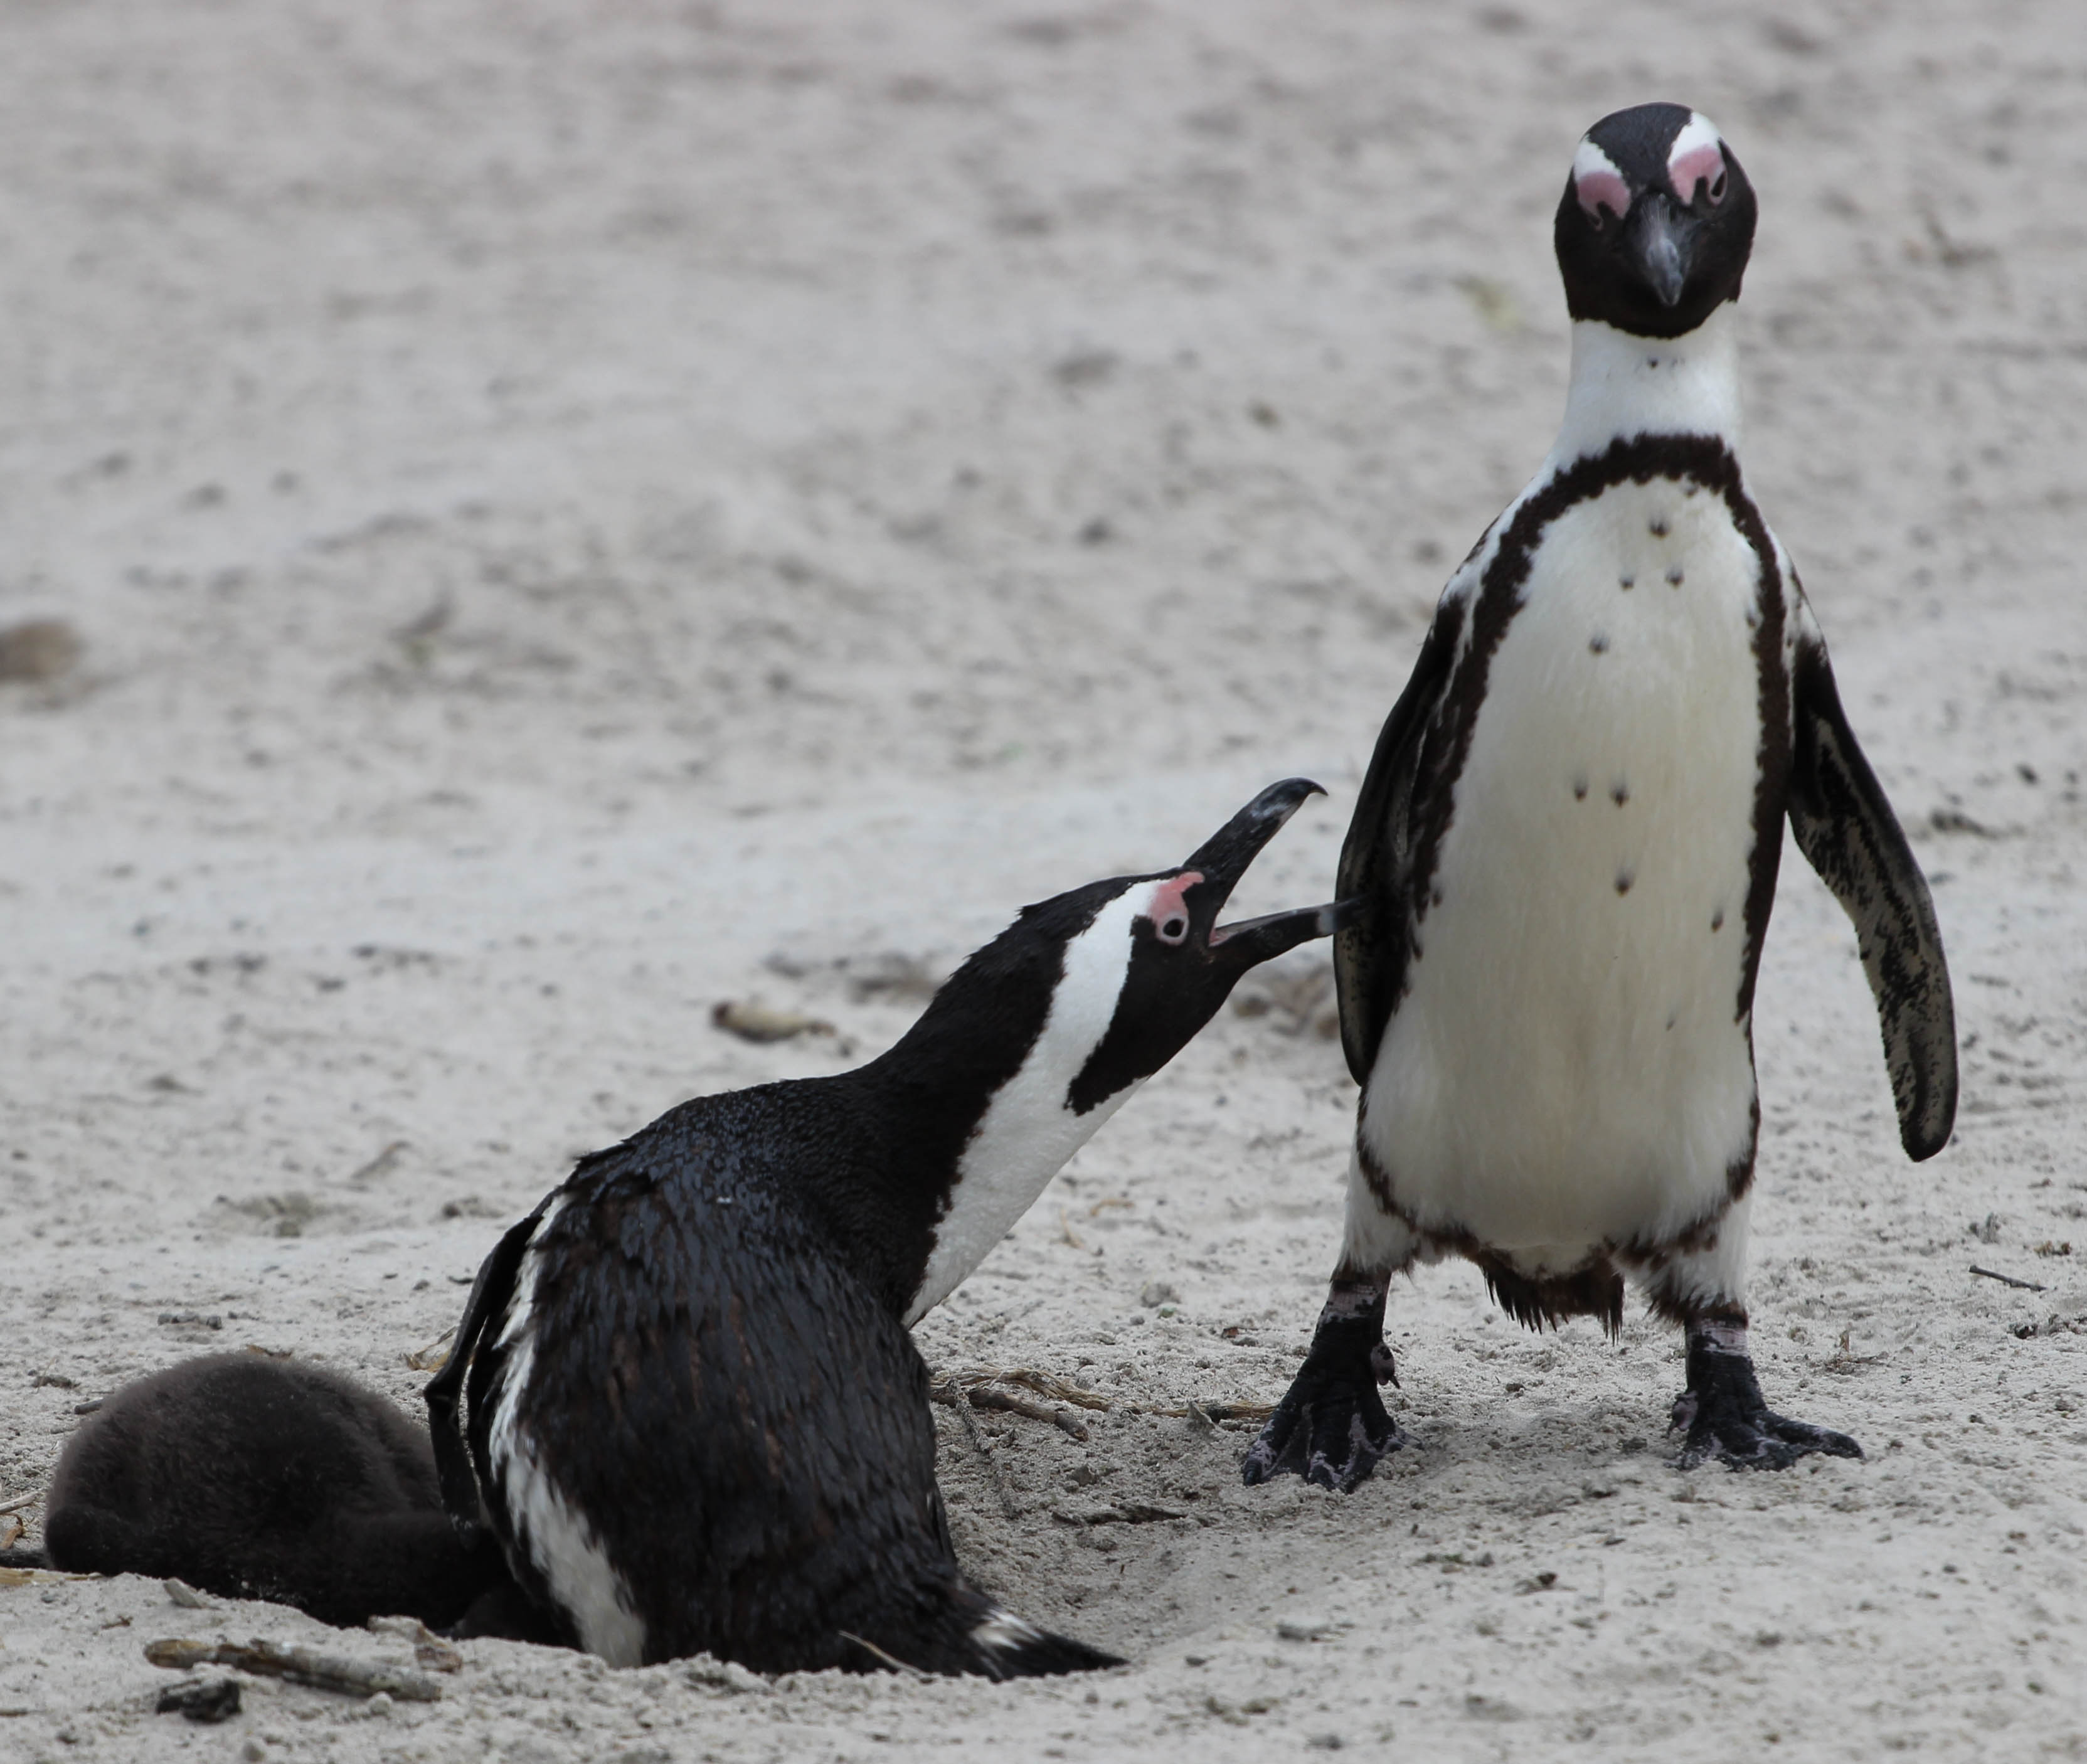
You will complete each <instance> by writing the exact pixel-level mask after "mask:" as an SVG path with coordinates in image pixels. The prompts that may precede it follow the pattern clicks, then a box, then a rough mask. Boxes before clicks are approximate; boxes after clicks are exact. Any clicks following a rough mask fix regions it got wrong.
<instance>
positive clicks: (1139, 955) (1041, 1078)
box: [875, 778, 1342, 1254]
mask: <svg viewBox="0 0 2087 1764" xmlns="http://www.w3.org/2000/svg"><path fill="white" fill-rule="evenodd" d="M1321 794H1322V792H1321V790H1320V788H1319V786H1318V785H1317V784H1313V783H1312V781H1311V780H1310V779H1305V778H1287V779H1284V780H1283V782H1282V783H1281V784H1271V785H1270V786H1269V788H1267V789H1265V790H1264V791H1262V792H1261V794H1260V795H1259V796H1257V797H1255V798H1254V799H1253V801H1251V802H1249V803H1248V804H1247V805H1246V806H1245V807H1244V808H1243V809H1240V811H1239V813H1238V814H1236V815H1234V816H1233V817H1232V818H1231V819H1230V820H1229V821H1227V822H1226V823H1225V824H1224V825H1223V826H1221V827H1220V828H1218V831H1216V832H1215V833H1214V834H1212V835H1210V838H1209V839H1206V840H1204V842H1203V843H1202V844H1201V845H1199V846H1198V847H1197V848H1196V849H1195V851H1194V852H1192V853H1191V854H1190V855H1189V857H1188V859H1187V860H1186V861H1184V862H1183V863H1181V864H1180V865H1176V867H1175V868H1173V869H1166V870H1162V871H1160V872H1159V873H1157V874H1154V875H1146V876H1112V877H1110V878H1107V879H1106V880H1104V881H1102V882H1089V883H1088V884H1087V885H1086V886H1085V887H1082V888H1074V889H1072V890H1070V891H1068V892H1066V893H1065V894H1062V895H1053V896H1052V898H1051V899H1048V900H1044V901H1039V902H1038V903H1036V904H1035V905H1034V906H1030V907H1024V908H1022V913H1021V916H1020V917H1018V919H1016V920H1015V921H1014V924H1013V925H1009V927H1008V928H1007V929H1005V931H1003V932H1001V933H1000V935H999V936H998V937H997V938H994V939H993V940H992V942H990V943H988V944H987V945H985V946H984V948H982V949H979V950H975V952H973V954H972V955H971V958H970V959H968V960H967V961H966V962H965V963H964V964H963V965H962V967H959V968H958V970H957V972H955V973H954V974H953V975H951V976H950V979H949V980H948V981H947V982H946V983H945V985H944V986H943V987H942V989H941V991H940V992H939V993H937V994H936V995H935V1000H934V1002H933V1004H931V1005H930V1006H928V1010H927V1012H926V1014H924V1015H923V1016H922V1018H921V1019H920V1021H919V1022H918V1023H915V1025H914V1026H913V1027H912V1029H911V1031H908V1033H907V1036H905V1037H904V1039H903V1040H901V1041H900V1042H899V1043H898V1044H897V1045H896V1046H895V1047H894V1048H893V1049H891V1050H890V1053H887V1054H886V1055H885V1056H883V1057H882V1059H881V1060H880V1061H877V1062H875V1063H876V1064H877V1065H878V1066H881V1067H883V1068H885V1069H886V1070H887V1071H894V1072H902V1073H904V1074H914V1075H918V1074H934V1082H935V1083H937V1084H938V1085H940V1086H942V1087H945V1088H949V1089H950V1090H952V1091H954V1092H958V1093H961V1094H962V1095H963V1096H965V1097H966V1098H967V1099H971V1098H975V1100H977V1101H978V1103H979V1106H983V1105H984V1100H986V1099H987V1098H988V1097H989V1096H990V1097H992V1098H993V1099H994V1108H995V1109H996V1110H997V1111H1001V1112H1007V1111H1013V1112H1014V1113H1023V1112H1025V1111H1030V1112H1033V1113H1031V1115H1030V1116H1029V1117H1026V1118H1031V1121H1032V1125H1035V1127H1036V1131H1035V1133H1034V1134H1027V1133H1022V1134H1016V1135H1015V1138H1017V1139H1018V1140H1021V1141H1022V1143H1023V1145H1024V1147H1026V1149H1025V1150H1024V1151H1022V1155H1021V1161H1023V1162H1024V1164H1025V1167H1026V1164H1027V1163H1029V1162H1033V1161H1035V1160H1036V1159H1041V1160H1044V1162H1046V1163H1048V1166H1049V1168H1048V1170H1046V1171H1045V1172H1044V1174H1045V1177H1046V1178H1047V1179H1048V1174H1049V1173H1050V1171H1055V1170H1056V1168H1057V1167H1058V1166H1059V1164H1062V1163H1063V1162H1064V1161H1065V1159H1067V1158H1068V1157H1069V1156H1071V1155H1072V1152H1073V1147H1075V1146H1076V1145H1077V1144H1078V1143H1079V1141H1080V1140H1081V1139H1083V1138H1086V1134H1089V1133H1090V1132H1091V1131H1093V1130H1094V1129H1095V1127H1097V1126H1099V1125H1100V1124H1101V1122H1102V1121H1103V1119H1105V1118H1106V1117H1107V1115H1108V1113H1109V1110H1108V1108H1106V1107H1103V1106H1102V1105H1104V1104H1112V1103H1114V1102H1116V1101H1118V1100H1121V1098H1122V1097H1123V1096H1125V1095H1126V1094H1127V1093H1128V1092H1129V1090H1130V1088H1131V1087H1132V1086H1133V1085H1135V1084H1137V1083H1138V1082H1139V1081H1140V1080H1142V1079H1144V1078H1150V1076H1151V1075H1152V1074H1154V1072H1156V1071H1158V1070H1159V1069H1160V1067H1161V1066H1164V1065H1165V1064H1166V1063H1167V1061H1169V1060H1171V1059H1172V1058H1173V1057H1174V1056H1175V1055H1176V1054H1177V1053H1180V1051H1181V1049H1183V1048H1184V1047H1186V1046H1187V1045H1188V1044H1189V1042H1190V1041H1191V1040H1193V1039H1194V1038H1195V1036H1196V1032H1197V1031H1198V1030H1199V1029H1201V1027H1203V1025H1204V1024H1205V1023H1208V1022H1209V1021H1210V1019H1211V1018H1212V1017H1214V1016H1215V1015H1216V1014H1217V1012H1218V1007H1219V1006H1221V1005H1223V1003H1224V1002H1225V1000H1226V998H1227V997H1228V996H1229V995H1230V993H1231V989H1232V988H1233V986H1234V985H1236V983H1237V982H1238V980H1239V978H1240V976H1241V975H1242V974H1244V973H1245V972H1247V971H1248V969H1250V968H1252V967H1255V966H1256V965H1257V964H1258V963H1262V962H1265V961H1266V960H1268V959H1269V958H1270V957H1271V956H1275V955H1282V954H1283V951H1284V950H1291V949H1295V947H1296V946H1298V945H1299V944H1300V943H1304V942H1308V941H1309V940H1310V939H1312V938H1322V937H1326V936H1329V935H1330V934H1331V933H1334V931H1336V930H1338V929H1340V920H1341V918H1342V914H1341V912H1339V911H1338V910H1337V909H1336V908H1334V907H1330V906H1325V907H1307V908H1303V909H1301V910H1298V911H1293V912H1277V913H1271V914H1270V915H1269V916H1267V917H1265V918H1261V919H1248V920H1241V921H1240V922H1238V923H1236V924H1233V925H1219V924H1218V914H1219V913H1220V912H1222V911H1223V909H1224V905H1225V903H1226V902H1227V900H1228V899H1230V898H1231V892H1232V890H1233V889H1234V888H1235V887H1236V886H1237V885H1238V883H1239V880H1240V878H1241V877H1242V876H1243V875H1244V874H1245V873H1246V869H1247V866H1248V865H1249V864H1251V863H1252V862H1253V860H1254V858H1255V857H1256V856H1257V855H1258V854H1259V853H1260V852H1261V848H1262V847H1263V846H1265V845H1266V844H1268V842H1269V841H1270V839H1273V838H1274V837H1275V835H1276V833H1277V832H1278V831H1279V830H1280V829H1281V828H1282V826H1283V823H1284V822H1287V820H1288V819H1289V818H1291V815H1293V814H1295V813H1296V812H1297V810H1298V809H1299V808H1300V806H1301V805H1303V803H1304V800H1305V799H1306V798H1307V797H1313V796H1318V795H1321ZM1017 1100H1019V1108H1017V1106H1016V1105H1017ZM966 1106H967V1107H969V1103H968V1101H967V1104H966ZM1098 1110H1099V1113H1097V1111H1098ZM971 1118H972V1119H974V1120H975V1119H976V1118H977V1117H976V1116H975V1115H973V1116H972V1117H971ZM1069 1131H1070V1132H1071V1134H1072V1137H1071V1138H1066V1137H1065V1135H1066V1134H1067V1133H1068V1132H1069ZM1032 1142H1033V1143H1032ZM1036 1147H1041V1148H1043V1149H1041V1150H1037V1149H1035V1148H1036ZM1032 1151H1033V1157H1032V1155H1031V1154H1032ZM1022 1204H1024V1205H1026V1204H1027V1202H1026V1201H1025V1202H1023V1203H1022ZM1004 1229H1005V1224H1004V1223H1003V1224H1001V1226H1000V1227H999V1228H998V1230H996V1231H995V1232H994V1233H993V1235H992V1241H996V1242H997V1241H998V1231H999V1230H1004ZM983 1253H984V1252H983V1250H981V1251H980V1254H983Z"/></svg>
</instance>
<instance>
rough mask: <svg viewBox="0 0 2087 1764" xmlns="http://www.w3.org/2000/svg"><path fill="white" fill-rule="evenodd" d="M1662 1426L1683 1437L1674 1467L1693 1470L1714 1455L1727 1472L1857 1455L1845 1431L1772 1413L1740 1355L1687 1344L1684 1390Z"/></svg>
mask: <svg viewBox="0 0 2087 1764" xmlns="http://www.w3.org/2000/svg"><path fill="white" fill-rule="evenodd" d="M1669 1429H1670V1431H1671V1430H1672V1429H1683V1430H1684V1431H1685V1432H1686V1433H1687V1435H1688V1437H1687V1438H1686V1439H1685V1440H1684V1442H1683V1443H1682V1447H1681V1450H1680V1453H1679V1455H1678V1456H1676V1457H1675V1459H1674V1467H1675V1469H1676V1470H1693V1469H1694V1468H1695V1467H1696V1466H1697V1465H1698V1464H1701V1463H1708V1462H1709V1460H1710V1459H1717V1460H1718V1462H1719V1463H1722V1464H1723V1465H1724V1466H1726V1468H1728V1469H1731V1470H1787V1469H1788V1468H1789V1467H1790V1466H1791V1465H1792V1464H1794V1463H1796V1462H1797V1460H1798V1459H1800V1458H1804V1457H1808V1456H1810V1455H1811V1454H1812V1453H1814V1452H1817V1453H1820V1454H1824V1455H1825V1456H1826V1457H1829V1458H1860V1457H1861V1456H1862V1455H1863V1448H1862V1447H1861V1446H1858V1445H1857V1444H1856V1443H1855V1442H1854V1441H1853V1440H1852V1439H1850V1438H1849V1437H1848V1436H1847V1435H1846V1433H1834V1432H1833V1430H1832V1429H1829V1428H1825V1427H1814V1426H1812V1425H1811V1424H1809V1423H1808V1422H1805V1421H1793V1420H1790V1419H1788V1418H1787V1417H1786V1416H1781V1415H1778V1414H1777V1413H1776V1412H1774V1411H1773V1409H1771V1408H1770V1407H1769V1406H1768V1403H1767V1402H1766V1400H1765V1399H1764V1398H1763V1397H1762V1395H1761V1381H1760V1380H1759V1379H1758V1378H1756V1377H1755V1376H1754V1364H1753V1361H1752V1360H1751V1359H1749V1358H1748V1356H1746V1355H1744V1354H1734V1353H1723V1352H1717V1351H1715V1350H1714V1349H1710V1348H1705V1347H1701V1346H1699V1345H1698V1344H1696V1343H1690V1345H1689V1350H1688V1389H1687V1390H1684V1391H1683V1392H1682V1394H1681V1395H1679V1397H1677V1398H1676V1399H1675V1403H1674V1413H1673V1417H1672V1419H1671V1421H1670V1423H1669Z"/></svg>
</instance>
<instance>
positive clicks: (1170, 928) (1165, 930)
mask: <svg viewBox="0 0 2087 1764" xmlns="http://www.w3.org/2000/svg"><path fill="white" fill-rule="evenodd" d="M1154 933H1155V934H1156V935H1157V936H1158V938H1159V941H1160V942H1162V943H1179V942H1182V941H1184V939H1185V938H1187V937H1188V935H1189V920H1188V916H1187V915H1186V914H1184V913H1179V912H1170V913H1168V914H1167V916H1166V917H1165V918H1163V919H1162V920H1160V921H1159V924H1158V925H1156V926H1154Z"/></svg>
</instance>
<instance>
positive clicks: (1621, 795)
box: [1609, 778, 1630, 809]
mask: <svg viewBox="0 0 2087 1764" xmlns="http://www.w3.org/2000/svg"><path fill="white" fill-rule="evenodd" d="M1609 801H1611V802H1613V803H1614V804H1615V805H1616V806H1617V807H1618V808H1619V809H1620V808H1621V807H1622V806H1623V805H1624V804H1625V803H1626V802H1628V801H1630V786H1629V785H1628V784H1625V783H1624V781H1623V779H1620V778H1619V779H1617V780H1616V781H1615V783H1614V784H1611V785H1610V786H1609Z"/></svg>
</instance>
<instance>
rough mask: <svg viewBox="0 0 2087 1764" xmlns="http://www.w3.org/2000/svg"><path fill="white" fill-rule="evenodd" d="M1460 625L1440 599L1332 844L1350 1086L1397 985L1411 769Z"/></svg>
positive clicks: (1402, 974) (1372, 1059) (1454, 607)
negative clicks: (1344, 909)
mask: <svg viewBox="0 0 2087 1764" xmlns="http://www.w3.org/2000/svg"><path fill="white" fill-rule="evenodd" d="M1463 624H1464V613H1463V603H1462V601H1461V600H1449V599H1445V600H1444V603H1443V606H1442V609H1441V611H1440V612H1439V613H1437V614H1436V617H1435V622H1434V623H1433V624H1432V625H1431V626H1429V627H1428V639H1427V641H1426V642H1425V643H1423V644H1422V645H1421V646H1420V655H1419V659H1418V660H1416V661H1415V663H1414V664H1413V673H1412V674H1411V677H1409V678H1408V679H1407V681H1406V690H1404V691H1403V692H1402V693H1400V694H1399V695H1398V703H1396V704H1394V705H1393V707H1391V715H1389V716H1388V717H1386V718H1385V720H1384V728H1382V729H1381V731H1380V732H1379V733H1378V735H1377V738H1376V751H1375V752H1374V753H1372V754H1371V755H1370V763H1369V771H1368V773H1367V774H1365V775H1364V779H1363V788H1362V794H1361V795H1360V796H1359V797H1357V798H1356V799H1355V815H1354V818H1352V819H1351V820H1350V822H1348V835H1347V839H1344V840H1343V841H1342V845H1341V865H1340V871H1339V877H1340V881H1339V886H1338V895H1339V898H1340V899H1342V901H1343V902H1344V903H1345V902H1347V901H1351V900H1353V901H1355V903H1356V905H1355V910H1354V912H1353V913H1352V915H1349V916H1344V920H1343V923H1342V926H1341V929H1339V930H1338V931H1336V932H1335V933H1334V993H1335V995H1336V997H1338V999H1339V1001H1340V1007H1341V1048H1342V1052H1343V1053H1346V1054H1347V1058H1348V1070H1349V1071H1350V1072H1351V1073H1352V1074H1354V1075H1355V1082H1356V1083H1358V1084H1367V1083H1369V1074H1370V1068H1371V1066H1373V1065H1374V1064H1376V1047H1377V1043H1378V1041H1379V1040H1381V1039H1382V1037H1383V1035H1384V1026H1385V1023H1388V1022H1389V1021H1390V1020H1391V1013H1392V1010H1393V1006H1396V1005H1397V1004H1398V994H1399V991H1400V989H1401V988H1402V987H1403V986H1404V985H1405V983H1406V957H1407V955H1409V953H1410V951H1409V950H1408V947H1407V942H1408V938H1409V935H1410V933H1409V930H1408V927H1409V925H1410V924H1411V916H1410V913H1409V911H1408V902H1407V899H1406V893H1407V889H1408V886H1409V884H1410V882H1411V861H1412V850H1411V831H1412V828H1411V819H1412V817H1411V807H1412V799H1413V782H1414V775H1415V772H1416V771H1418V769H1419V762H1420V750H1421V745H1422V742H1423V738H1424V737H1426V735H1427V733H1428V727H1429V724H1430V723H1431V722H1432V713H1433V711H1434V709H1435V707H1436V703H1438V702H1439V700H1440V698H1441V696H1442V689H1443V687H1444V686H1445V684H1446V683H1447V681H1448V680H1449V664H1450V661H1451V660H1452V658H1453V656H1455V654H1456V651H1457V636H1458V634H1460V633H1461V632H1462V630H1463Z"/></svg>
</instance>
